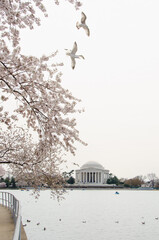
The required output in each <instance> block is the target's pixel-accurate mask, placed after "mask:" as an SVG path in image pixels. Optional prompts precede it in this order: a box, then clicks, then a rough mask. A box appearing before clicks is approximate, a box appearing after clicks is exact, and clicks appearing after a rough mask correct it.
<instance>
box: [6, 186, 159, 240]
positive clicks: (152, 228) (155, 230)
mask: <svg viewBox="0 0 159 240" xmlns="http://www.w3.org/2000/svg"><path fill="white" fill-rule="evenodd" d="M115 191H116V190H93V189H90V190H82V189H81V190H73V191H71V190H68V193H67V194H65V200H62V201H61V202H60V203H58V202H57V200H53V199H51V198H50V191H49V190H46V191H41V193H40V198H39V199H38V200H36V199H35V198H34V197H33V196H31V195H30V194H31V191H20V190H12V191H9V192H11V193H12V194H14V195H15V196H16V197H17V198H18V199H19V200H20V202H21V206H22V220H23V224H27V226H26V227H25V231H26V234H27V237H28V240H158V239H159V191H152V190H151V191H145V190H119V191H118V192H119V194H115ZM157 218H158V219H157ZM27 219H28V220H31V222H27ZM142 222H144V223H145V224H143V223H142ZM37 223H40V224H39V225H37ZM44 227H45V228H46V230H44Z"/></svg>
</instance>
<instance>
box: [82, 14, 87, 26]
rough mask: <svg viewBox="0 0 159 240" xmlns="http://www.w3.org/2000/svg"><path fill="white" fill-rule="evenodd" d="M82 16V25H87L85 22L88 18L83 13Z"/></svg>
mask: <svg viewBox="0 0 159 240" xmlns="http://www.w3.org/2000/svg"><path fill="white" fill-rule="evenodd" d="M81 16H82V17H81V23H83V24H85V21H86V19H87V17H86V15H85V14H84V13H83V12H82V13H81Z"/></svg>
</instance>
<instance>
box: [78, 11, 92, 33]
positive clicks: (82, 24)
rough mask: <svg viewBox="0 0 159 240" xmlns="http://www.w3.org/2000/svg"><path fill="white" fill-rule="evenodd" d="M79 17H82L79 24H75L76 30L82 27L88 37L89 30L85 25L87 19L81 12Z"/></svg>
mask: <svg viewBox="0 0 159 240" xmlns="http://www.w3.org/2000/svg"><path fill="white" fill-rule="evenodd" d="M81 16H82V17H81V23H79V22H77V23H76V27H77V28H78V29H80V28H81V27H82V28H83V29H84V30H85V32H86V34H87V35H88V36H89V35H90V31H89V28H88V26H87V24H86V19H87V17H86V15H85V14H84V13H83V12H82V13H81Z"/></svg>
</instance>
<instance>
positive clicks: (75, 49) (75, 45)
mask: <svg viewBox="0 0 159 240" xmlns="http://www.w3.org/2000/svg"><path fill="white" fill-rule="evenodd" d="M76 52H77V43H76V42H74V45H73V49H72V51H71V53H72V54H75V53H76Z"/></svg>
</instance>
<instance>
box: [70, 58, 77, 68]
mask: <svg viewBox="0 0 159 240" xmlns="http://www.w3.org/2000/svg"><path fill="white" fill-rule="evenodd" d="M75 65H76V61H75V59H74V58H73V57H71V66H72V69H74V68H75Z"/></svg>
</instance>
